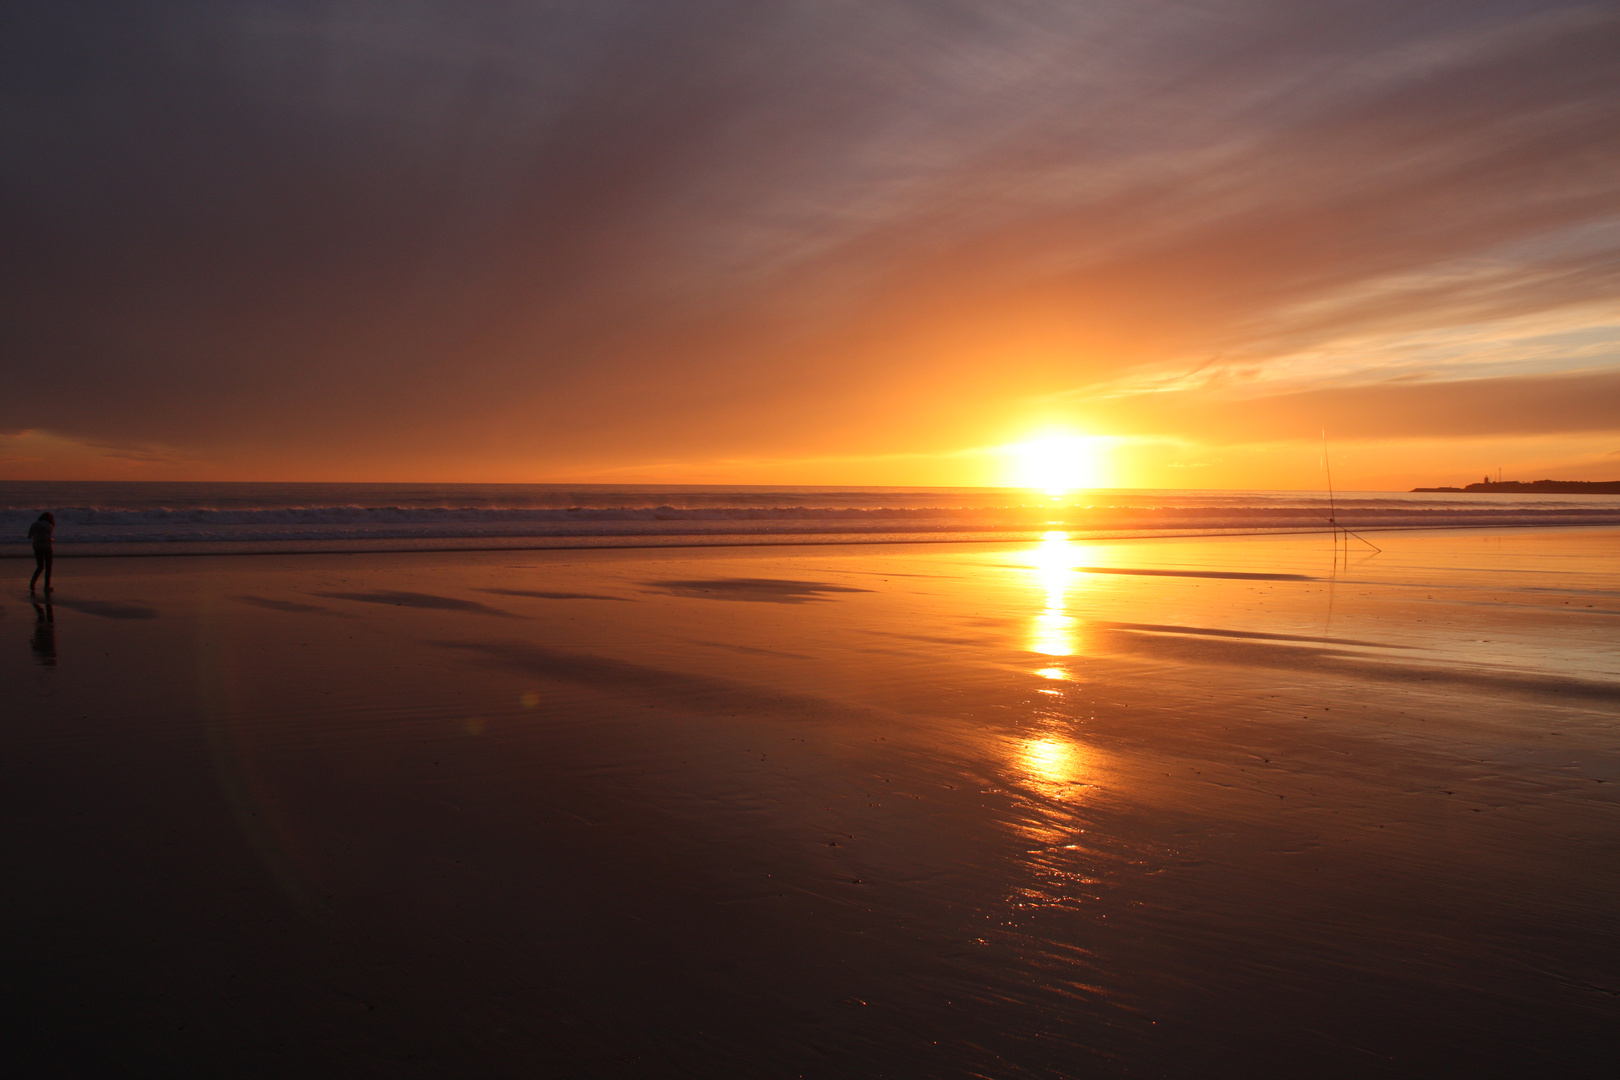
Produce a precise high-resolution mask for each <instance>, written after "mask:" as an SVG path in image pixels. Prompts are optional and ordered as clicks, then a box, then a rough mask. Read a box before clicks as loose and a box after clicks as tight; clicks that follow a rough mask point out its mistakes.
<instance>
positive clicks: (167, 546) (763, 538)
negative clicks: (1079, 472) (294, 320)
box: [0, 520, 1620, 560]
mask: <svg viewBox="0 0 1620 1080" xmlns="http://www.w3.org/2000/svg"><path fill="white" fill-rule="evenodd" d="M1603 528H1610V529H1612V528H1620V520H1616V521H1559V522H1481V523H1479V524H1422V525H1366V526H1359V527H1356V528H1349V527H1347V526H1343V525H1341V526H1340V527H1339V529H1338V530H1337V531H1338V532H1346V531H1348V532H1350V533H1352V534H1358V533H1373V532H1376V533H1423V532H1457V531H1462V530H1469V531H1476V532H1480V531H1490V530H1492V529H1512V530H1514V531H1522V530H1525V529H1546V530H1557V529H1583V530H1584V529H1603ZM1053 532H1059V533H1063V534H1064V536H1065V538H1066V539H1069V540H1074V541H1082V542H1083V541H1096V542H1111V541H1116V540H1120V541H1123V540H1177V539H1186V540H1197V539H1221V538H1228V537H1249V536H1254V537H1260V536H1278V537H1285V536H1320V535H1326V534H1333V533H1334V532H1335V530H1332V529H1328V528H1316V529H1230V530H1224V529H1210V530H1205V529H1198V530H1185V531H1172V530H1164V529H1153V530H1133V531H1129V532H1108V531H1095V530H1090V531H1088V530H1074V529H1043V530H1030V531H1022V532H1016V533H996V534H990V535H981V536H960V535H953V536H938V537H935V536H927V535H923V536H918V535H914V534H912V535H893V536H867V537H854V538H846V537H842V536H837V535H836V534H835V535H834V536H831V537H829V538H827V539H817V538H816V537H817V534H815V533H798V534H793V535H784V534H775V535H773V534H754V535H756V536H758V537H759V538H757V539H754V538H751V539H746V540H731V539H721V538H720V537H723V536H725V535H726V534H719V535H718V536H717V538H716V539H714V540H697V539H687V540H680V539H676V538H674V537H671V536H662V537H657V536H654V537H641V536H604V537H600V539H602V540H605V541H609V542H606V543H597V544H582V543H578V542H577V541H578V540H579V539H580V538H579V537H558V538H557V539H559V540H566V541H573V542H568V543H555V544H549V543H543V542H539V541H544V540H545V539H546V538H545V537H513V540H514V542H513V543H510V544H495V543H490V542H489V541H488V540H486V539H484V538H477V539H472V538H469V540H468V542H467V543H465V544H455V543H446V542H445V540H446V539H450V538H433V539H431V540H425V541H424V544H427V543H431V544H432V545H433V546H431V547H428V546H413V545H410V544H409V542H408V541H403V540H394V541H387V540H379V541H369V540H340V541H320V540H288V541H280V542H276V541H252V540H247V541H239V542H233V541H219V542H213V543H210V542H206V541H188V540H178V541H132V542H128V543H127V544H126V543H122V542H119V541H109V542H105V543H100V544H74V543H72V542H71V541H66V542H63V543H62V544H61V545H60V546H59V547H58V548H57V550H56V557H57V558H72V559H75V560H77V559H97V558H110V559H130V558H174V557H185V556H199V557H200V556H221V555H402V554H423V555H426V554H442V553H454V552H479V551H482V552H500V551H616V550H637V549H647V550H674V549H704V548H754V547H758V548H783V547H862V546H867V545H870V546H880V547H893V546H897V545H907V544H1023V543H1037V542H1039V541H1041V540H1043V539H1045V538H1046V537H1047V535H1048V534H1049V533H1053ZM730 535H732V536H736V535H739V534H730ZM743 535H747V534H743ZM643 540H645V541H646V542H638V541H643ZM390 543H392V544H394V545H397V546H382V545H386V544H390ZM344 544H355V545H364V546H356V547H345V546H340V545H344ZM272 545H273V546H272ZM103 549H112V550H103ZM33 557H34V556H33V552H32V551H31V550H29V549H28V545H27V544H26V543H23V544H3V545H0V559H32V558H33Z"/></svg>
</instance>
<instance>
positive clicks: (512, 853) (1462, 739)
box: [0, 529, 1620, 1078]
mask: <svg viewBox="0 0 1620 1080" xmlns="http://www.w3.org/2000/svg"><path fill="white" fill-rule="evenodd" d="M1377 541H1378V543H1379V544H1381V545H1382V546H1383V547H1384V549H1385V550H1384V552H1383V553H1382V554H1379V555H1376V556H1368V555H1364V554H1363V553H1362V552H1359V551H1356V550H1354V549H1352V550H1351V552H1350V553H1349V556H1348V560H1346V559H1345V557H1344V555H1343V553H1342V551H1341V553H1340V555H1339V557H1338V558H1337V559H1336V558H1335V557H1334V555H1333V554H1332V552H1331V551H1330V549H1329V546H1328V542H1327V539H1326V538H1325V537H1247V538H1241V539H1231V538H1227V539H1215V540H1183V539H1178V540H1148V541H1134V542H1116V543H1097V544H1090V543H1085V544H1082V543H1072V542H1066V541H1061V540H1052V541H1049V542H1047V543H1044V544H1039V545H1030V544H1012V545H1006V544H1004V545H994V544H985V545H917V546H900V547H887V546H886V547H872V548H861V547H844V548H819V549H818V548H810V547H806V548H791V549H787V548H765V549H677V550H657V551H646V550H642V551H634V550H631V551H583V552H582V551H566V552H556V551H553V552H482V553H443V554H408V555H366V556H337V555H333V556H321V555H300V556H285V557H278V556H257V557H212V558H189V557H186V558H160V559H104V560H98V559H65V558H64V559H62V560H60V561H59V563H58V567H57V577H58V591H57V594H56V598H55V602H54V604H53V605H52V607H51V609H50V611H49V613H48V614H49V617H50V618H49V621H46V616H47V612H46V611H45V610H44V609H43V608H42V607H40V608H36V607H34V606H32V605H31V604H30V603H29V602H28V599H27V597H26V594H25V593H24V592H23V590H22V585H21V584H20V582H21V580H22V579H23V578H26V571H22V564H20V563H18V564H15V565H8V567H7V568H8V569H10V570H18V571H22V574H21V577H20V578H18V583H17V584H15V585H14V586H13V596H12V598H11V599H10V600H9V601H8V602H7V603H6V604H5V605H4V607H3V609H0V635H3V638H4V639H5V640H7V641H9V642H10V644H9V645H8V646H7V647H6V648H5V649H4V650H0V675H3V677H4V685H5V687H6V691H5V696H6V699H7V702H8V707H7V710H6V713H7V719H6V721H5V725H4V729H3V739H4V744H3V752H0V770H3V785H0V791H3V796H0V797H3V803H0V843H3V848H0V857H3V865H4V866H5V868H6V877H7V886H6V889H5V890H4V899H3V901H0V903H3V905H4V918H5V926H6V935H7V945H6V951H7V965H6V966H7V976H6V979H5V980H4V984H5V987H6V1000H5V1002H4V1008H5V1011H6V1014H7V1016H8V1018H9V1020H10V1023H9V1025H8V1026H9V1027H10V1028H11V1030H12V1032H13V1034H12V1036H11V1037H10V1039H9V1040H8V1042H9V1046H8V1049H7V1057H8V1059H9V1060H11V1061H13V1062H25V1063H27V1065H28V1067H27V1069H26V1073H27V1075H32V1076H50V1075H62V1076H89V1075H112V1074H118V1075H132V1074H136V1073H153V1074H160V1073H169V1074H181V1073H211V1074H216V1075H262V1076H293V1075H297V1076H316V1075H319V1076H387V1077H400V1076H410V1077H416V1076H421V1077H441V1076H444V1077H449V1076H469V1077H472V1076H476V1077H485V1076H581V1077H642V1076H760V1077H781V1076H828V1077H880V1076H882V1077H935V1076H937V1077H981V1076H982V1077H997V1078H1000V1077H1067V1076H1092V1075H1131V1076H1174V1077H1180V1076H1200V1077H1202V1076H1284V1075H1289V1076H1306V1075H1309V1076H1337V1075H1342V1076H1377V1075H1392V1076H1433V1075H1467V1074H1495V1075H1503V1074H1520V1075H1563V1076H1572V1075H1593V1076H1598V1075H1604V1076H1606V1075H1608V1074H1609V1071H1610V1069H1611V1068H1612V1062H1613V1054H1614V1051H1615V1050H1616V1049H1617V1048H1620V1047H1617V1043H1620V929H1617V924H1616V920H1615V914H1614V913H1615V911H1616V907H1617V901H1620V807H1617V796H1620V739H1617V737H1616V736H1617V733H1620V647H1617V646H1616V642H1617V641H1620V530H1614V529H1584V530H1567V531H1558V530H1511V531H1507V530H1505V531H1501V532H1487V531H1480V532H1445V533H1421V532H1412V533H1398V534H1396V533H1386V534H1380V535H1379V536H1378V537H1377ZM14 576H16V575H14Z"/></svg>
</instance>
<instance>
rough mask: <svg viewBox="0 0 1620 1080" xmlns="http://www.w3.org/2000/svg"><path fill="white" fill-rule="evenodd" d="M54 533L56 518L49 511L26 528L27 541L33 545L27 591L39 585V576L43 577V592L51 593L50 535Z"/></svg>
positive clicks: (31, 590)
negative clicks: (32, 562) (31, 568)
mask: <svg viewBox="0 0 1620 1080" xmlns="http://www.w3.org/2000/svg"><path fill="white" fill-rule="evenodd" d="M55 531H56V516H55V515H54V514H52V513H51V512H50V511H49V510H47V511H45V512H44V513H43V514H41V515H39V517H38V518H36V519H35V520H34V523H33V524H32V525H30V526H28V540H29V542H30V543H32V544H33V545H34V576H33V577H31V578H29V579H28V591H29V592H33V591H34V586H35V585H38V584H39V575H40V574H44V575H45V591H46V592H50V591H51V562H52V551H51V542H52V534H53V533H54V532H55Z"/></svg>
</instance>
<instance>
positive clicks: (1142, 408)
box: [1091, 371, 1620, 444]
mask: <svg viewBox="0 0 1620 1080" xmlns="http://www.w3.org/2000/svg"><path fill="white" fill-rule="evenodd" d="M1091 416H1092V418H1093V419H1094V422H1095V423H1096V425H1097V427H1098V428H1099V429H1104V428H1108V427H1118V428H1120V429H1123V430H1125V431H1130V432H1134V433H1137V434H1139V435H1144V436H1152V435H1161V436H1174V437H1178V438H1184V439H1190V440H1197V441H1203V442H1211V443H1241V444H1253V443H1265V442H1283V441H1291V440H1312V439H1318V438H1320V436H1321V433H1322V432H1323V431H1324V430H1326V431H1328V432H1329V433H1331V434H1332V436H1333V437H1334V438H1335V439H1361V440H1376V439H1442V438H1477V437H1484V436H1506V437H1517V436H1529V435H1550V434H1565V435H1570V434H1582V433H1592V432H1620V371H1603V372H1588V373H1577V374H1566V375H1556V376H1545V375H1536V376H1511V377H1505V378H1494V379H1467V380H1454V381H1447V382H1428V383H1414V382H1392V383H1379V384H1371V385H1352V386H1336V387H1319V388H1314V389H1309V390H1297V391H1292V392H1285V393H1277V394H1259V395H1253V396H1243V395H1241V394H1238V393H1219V394H1217V393H1209V392H1202V391H1169V392H1165V393H1156V394H1141V395H1134V396H1130V397H1121V398H1116V399H1113V400H1110V401H1107V402H1104V403H1101V404H1100V405H1099V406H1098V407H1097V408H1096V409H1095V411H1094V412H1093V413H1092V414H1091Z"/></svg>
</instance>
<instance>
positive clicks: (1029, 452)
mask: <svg viewBox="0 0 1620 1080" xmlns="http://www.w3.org/2000/svg"><path fill="white" fill-rule="evenodd" d="M1009 449H1010V450H1011V451H1012V486H1014V487H1026V488H1035V489H1037V490H1040V491H1044V492H1046V493H1047V494H1049V495H1061V494H1063V493H1064V492H1068V491H1074V490H1077V489H1082V488H1094V487H1102V486H1103V484H1104V480H1103V473H1104V469H1103V461H1102V447H1101V440H1099V439H1097V438H1096V437H1094V436H1086V435H1072V434H1052V435H1044V436H1042V437H1040V438H1037V439H1031V440H1030V441H1028V442H1023V443H1018V444H1016V445H1014V446H1011V447H1009Z"/></svg>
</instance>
